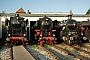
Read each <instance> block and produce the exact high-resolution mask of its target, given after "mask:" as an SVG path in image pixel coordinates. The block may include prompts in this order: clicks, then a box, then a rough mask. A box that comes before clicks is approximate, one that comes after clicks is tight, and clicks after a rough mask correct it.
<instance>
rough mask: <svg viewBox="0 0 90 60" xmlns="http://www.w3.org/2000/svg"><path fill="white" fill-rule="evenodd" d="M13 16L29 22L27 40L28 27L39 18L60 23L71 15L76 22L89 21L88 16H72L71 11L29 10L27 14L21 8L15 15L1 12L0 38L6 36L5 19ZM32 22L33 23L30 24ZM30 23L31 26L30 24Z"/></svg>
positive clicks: (89, 17)
mask: <svg viewBox="0 0 90 60" xmlns="http://www.w3.org/2000/svg"><path fill="white" fill-rule="evenodd" d="M15 14H19V15H20V16H21V17H24V18H25V19H28V20H29V25H28V29H27V30H28V33H29V34H28V35H29V40H30V26H32V24H34V23H35V21H37V20H38V19H39V18H41V17H43V16H45V15H46V16H48V17H50V18H51V19H52V20H53V21H54V20H57V21H62V20H66V19H68V15H69V14H72V16H73V17H72V18H73V19H75V20H76V21H86V20H87V19H90V14H89V15H85V14H73V13H72V11H70V12H30V11H29V10H28V11H27V12H25V11H24V9H23V8H20V9H19V10H18V11H16V12H15V13H6V12H5V11H2V13H0V38H5V37H6V35H5V33H6V31H7V30H6V27H5V18H8V19H10V17H11V16H14V15H15ZM32 21H33V22H34V23H32ZM30 23H31V24H30Z"/></svg>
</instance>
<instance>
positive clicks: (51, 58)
mask: <svg viewBox="0 0 90 60" xmlns="http://www.w3.org/2000/svg"><path fill="white" fill-rule="evenodd" d="M27 48H28V49H29V51H31V52H32V54H33V55H34V56H35V57H37V58H38V60H60V58H58V57H57V56H56V55H54V54H53V53H51V52H50V51H49V50H47V49H46V48H44V47H43V46H39V45H36V47H32V46H29V45H28V46H27Z"/></svg>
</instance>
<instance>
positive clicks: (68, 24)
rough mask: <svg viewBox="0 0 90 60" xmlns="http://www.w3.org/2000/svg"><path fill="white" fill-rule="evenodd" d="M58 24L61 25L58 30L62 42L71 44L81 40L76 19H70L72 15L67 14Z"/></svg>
mask: <svg viewBox="0 0 90 60" xmlns="http://www.w3.org/2000/svg"><path fill="white" fill-rule="evenodd" d="M59 26H60V27H62V29H61V31H60V38H61V40H63V42H64V43H66V44H68V45H72V44H75V43H76V44H77V43H80V42H81V40H80V30H79V28H78V25H77V22H76V20H74V19H72V15H68V19H67V20H63V21H62V23H59Z"/></svg>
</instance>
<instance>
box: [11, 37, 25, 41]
mask: <svg viewBox="0 0 90 60" xmlns="http://www.w3.org/2000/svg"><path fill="white" fill-rule="evenodd" d="M23 38H24V37H10V39H11V40H12V41H15V40H18V41H22V40H23Z"/></svg>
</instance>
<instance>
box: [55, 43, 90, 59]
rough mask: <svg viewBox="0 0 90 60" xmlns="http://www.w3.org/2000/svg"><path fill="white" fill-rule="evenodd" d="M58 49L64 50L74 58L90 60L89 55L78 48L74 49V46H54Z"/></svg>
mask: <svg viewBox="0 0 90 60" xmlns="http://www.w3.org/2000/svg"><path fill="white" fill-rule="evenodd" d="M56 46H58V47H60V48H62V49H63V50H66V51H68V52H70V53H72V54H74V55H76V56H79V57H80V58H82V59H84V60H90V55H89V53H87V52H85V51H84V50H81V49H79V48H76V47H75V46H69V45H67V44H64V43H63V44H59V45H56Z"/></svg>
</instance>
